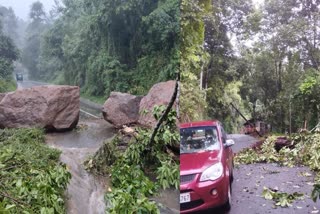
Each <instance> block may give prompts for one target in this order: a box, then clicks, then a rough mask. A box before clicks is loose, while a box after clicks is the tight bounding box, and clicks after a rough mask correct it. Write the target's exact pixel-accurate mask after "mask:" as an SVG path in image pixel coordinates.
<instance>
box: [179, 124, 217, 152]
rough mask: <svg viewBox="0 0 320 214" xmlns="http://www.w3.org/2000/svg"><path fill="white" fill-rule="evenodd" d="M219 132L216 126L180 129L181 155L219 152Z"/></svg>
mask: <svg viewBox="0 0 320 214" xmlns="http://www.w3.org/2000/svg"><path fill="white" fill-rule="evenodd" d="M219 149H220V144H219V143H218V131H217V127H215V126H205V127H192V128H183V129H180V153H196V152H203V151H213V150H219Z"/></svg>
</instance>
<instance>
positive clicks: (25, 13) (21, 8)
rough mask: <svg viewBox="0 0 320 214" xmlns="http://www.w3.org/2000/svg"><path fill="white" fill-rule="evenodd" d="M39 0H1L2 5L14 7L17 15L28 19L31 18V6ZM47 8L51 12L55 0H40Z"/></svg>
mask: <svg viewBox="0 0 320 214" xmlns="http://www.w3.org/2000/svg"><path fill="white" fill-rule="evenodd" d="M35 1H37V0H0V5H2V6H5V7H12V9H13V10H14V13H15V14H16V16H18V17H20V18H22V19H24V20H27V19H29V12H30V6H31V4H32V3H33V2H35ZM39 1H40V2H41V3H42V4H43V5H44V8H45V10H46V12H49V10H50V9H51V7H52V6H53V5H54V0H39Z"/></svg>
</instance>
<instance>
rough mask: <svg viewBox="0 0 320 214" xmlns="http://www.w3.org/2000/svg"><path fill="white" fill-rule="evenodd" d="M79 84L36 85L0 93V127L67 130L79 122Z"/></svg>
mask: <svg viewBox="0 0 320 214" xmlns="http://www.w3.org/2000/svg"><path fill="white" fill-rule="evenodd" d="M79 99H80V90H79V87H77V86H53V85H51V86H36V87H33V88H28V89H19V90H16V91H15V92H10V93H5V94H0V128H22V127H40V128H45V129H47V130H58V131H62V130H68V129H72V128H75V127H76V125H77V123H78V121H79V112H80V103H79Z"/></svg>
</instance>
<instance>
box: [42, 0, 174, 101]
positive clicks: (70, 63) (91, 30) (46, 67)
mask: <svg viewBox="0 0 320 214" xmlns="http://www.w3.org/2000/svg"><path fill="white" fill-rule="evenodd" d="M58 11H60V14H59V16H58V18H57V19H56V20H54V21H53V24H52V26H51V27H50V29H49V30H47V31H46V32H43V38H42V40H41V51H40V57H39V63H38V68H39V72H40V73H41V75H40V77H41V78H43V79H46V80H50V81H51V80H55V79H56V78H58V77H59V78H61V76H63V78H61V80H62V81H63V83H64V84H70V85H78V86H80V87H81V91H82V93H84V94H87V95H88V96H96V97H101V96H103V97H108V96H109V94H110V92H111V91H120V92H130V93H134V94H146V93H147V91H148V90H149V89H150V87H151V86H152V85H153V84H155V83H156V82H159V81H167V80H169V79H173V77H174V76H175V73H176V71H177V70H178V65H179V53H178V50H177V49H178V41H179V31H180V26H179V1H178V0H164V1H162V0H161V1H160V0H156V1H147V2H146V1H141V0H130V1H119V0H98V1H94V2H92V1H88V0H79V1H65V2H64V5H63V6H60V9H59V10H58ZM61 74H62V75H61Z"/></svg>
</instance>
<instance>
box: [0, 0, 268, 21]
mask: <svg viewBox="0 0 320 214" xmlns="http://www.w3.org/2000/svg"><path fill="white" fill-rule="evenodd" d="M35 1H37V0H0V5H3V6H5V7H12V9H13V10H14V13H15V14H16V16H18V17H20V18H22V19H24V20H27V19H29V17H28V14H29V11H30V5H31V4H32V3H33V2H35ZM39 1H40V2H42V4H43V5H44V8H45V10H46V12H49V10H50V9H51V7H52V6H53V5H54V0H39ZM252 1H253V3H254V4H255V5H256V6H257V5H260V4H261V3H263V2H264V0H252Z"/></svg>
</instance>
